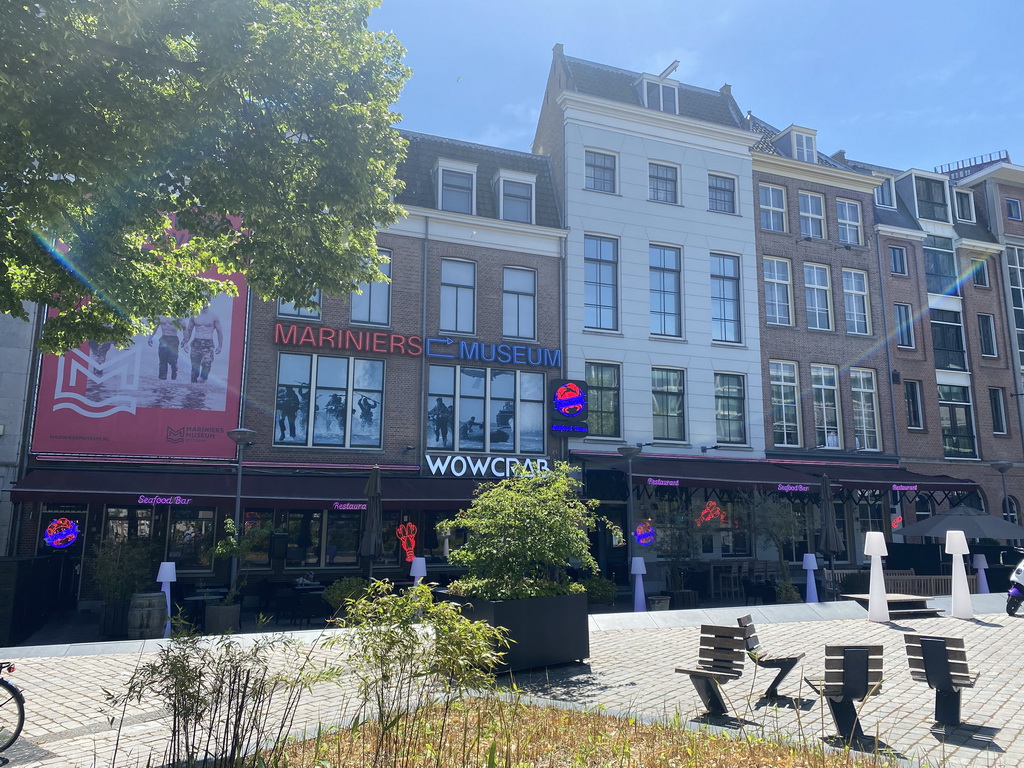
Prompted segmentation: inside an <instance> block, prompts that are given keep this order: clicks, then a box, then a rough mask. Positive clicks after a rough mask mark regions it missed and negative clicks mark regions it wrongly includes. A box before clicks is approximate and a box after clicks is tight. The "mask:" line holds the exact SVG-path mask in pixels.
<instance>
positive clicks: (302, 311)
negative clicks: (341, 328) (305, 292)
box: [277, 288, 323, 320]
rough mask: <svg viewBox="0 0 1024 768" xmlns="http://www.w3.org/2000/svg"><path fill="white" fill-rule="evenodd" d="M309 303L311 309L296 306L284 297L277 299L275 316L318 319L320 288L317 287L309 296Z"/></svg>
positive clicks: (320, 300) (320, 302)
mask: <svg viewBox="0 0 1024 768" xmlns="http://www.w3.org/2000/svg"><path fill="white" fill-rule="evenodd" d="M309 303H310V304H312V305H313V307H312V308H311V309H306V308H304V307H300V306H297V305H296V304H295V302H294V301H285V300H284V299H278V300H277V316H278V317H297V318H302V319H303V320H319V319H320V308H321V306H323V304H322V296H321V293H320V289H319V288H317V289H316V292H315V293H314V294H313V295H312V296H310V297H309Z"/></svg>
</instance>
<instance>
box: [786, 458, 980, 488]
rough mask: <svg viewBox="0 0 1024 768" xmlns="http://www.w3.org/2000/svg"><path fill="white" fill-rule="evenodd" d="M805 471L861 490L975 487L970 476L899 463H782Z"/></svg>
mask: <svg viewBox="0 0 1024 768" xmlns="http://www.w3.org/2000/svg"><path fill="white" fill-rule="evenodd" d="M780 466H784V467H787V468H792V469H795V470H797V471H800V472H805V473H807V474H814V475H821V474H826V475H828V478H829V480H830V481H831V482H832V483H833V484H835V483H838V484H839V485H841V486H842V487H843V488H845V489H846V490H851V491H852V490H862V491H899V492H911V493H912V492H915V491H917V492H928V491H976V490H977V489H978V484H977V483H975V482H974V481H973V480H961V479H959V478H956V477H949V476H948V475H922V474H919V473H917V472H911V471H909V470H907V469H903V468H902V467H895V466H888V467H884V466H870V465H858V464H783V465H780Z"/></svg>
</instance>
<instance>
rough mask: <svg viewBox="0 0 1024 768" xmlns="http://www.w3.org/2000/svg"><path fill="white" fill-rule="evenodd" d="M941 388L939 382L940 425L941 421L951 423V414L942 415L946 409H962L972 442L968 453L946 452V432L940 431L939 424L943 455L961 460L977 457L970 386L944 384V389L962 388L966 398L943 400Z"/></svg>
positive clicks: (974, 417)
mask: <svg viewBox="0 0 1024 768" xmlns="http://www.w3.org/2000/svg"><path fill="white" fill-rule="evenodd" d="M942 389H943V385H941V384H940V385H939V393H940V394H939V414H940V418H939V423H940V425H942V424H943V423H949V424H951V423H952V422H953V419H952V415H950V416H947V417H945V418H943V416H942V415H943V413H944V412H945V411H946V410H947V409H952V410H956V409H959V410H962V411H964V412H965V414H966V416H967V419H966V420H965V424H969V425H970V427H971V432H970V438H971V441H972V443H973V446H972V451H971V453H969V454H959V453H955V452H954V453H953V454H949V453H947V452H946V443H945V438H946V433H945V432H942V431H941V426H940V433H941V436H942V439H943V444H942V453H943V456H944V457H945V458H946V459H951V460H953V461H958V460H959V461H962V460H965V459H966V460H970V459H977V458H978V448H979V446H978V425H977V423H976V416H975V414H974V395H973V393H972V392H971V388H970V387H969V386H962V385H948V386H946V389H959V390H963V392H964V393H965V394H966V395H967V399H966V400H953V399H947V400H944V399H942V395H941V392H942ZM952 410H951V412H950V414H951V413H952Z"/></svg>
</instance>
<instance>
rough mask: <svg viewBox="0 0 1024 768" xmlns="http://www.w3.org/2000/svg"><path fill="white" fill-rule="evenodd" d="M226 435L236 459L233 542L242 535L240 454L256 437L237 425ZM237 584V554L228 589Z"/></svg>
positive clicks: (233, 588) (234, 557) (232, 588)
mask: <svg viewBox="0 0 1024 768" xmlns="http://www.w3.org/2000/svg"><path fill="white" fill-rule="evenodd" d="M228 437H230V438H231V440H232V441H233V442H234V443H235V458H236V459H237V475H236V478H235V542H236V543H237V542H238V541H239V539H240V538H241V536H242V456H243V455H244V454H245V449H246V448H248V447H249V446H250V445H252V444H253V438H255V437H256V430H255V429H246V428H245V427H238V428H236V429H229V430H228ZM237 584H238V556H237V555H236V556H233V557H232V558H231V582H230V589H231V591H232V592H234V590H235V587H236V586H237Z"/></svg>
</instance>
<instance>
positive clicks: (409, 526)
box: [395, 523, 418, 563]
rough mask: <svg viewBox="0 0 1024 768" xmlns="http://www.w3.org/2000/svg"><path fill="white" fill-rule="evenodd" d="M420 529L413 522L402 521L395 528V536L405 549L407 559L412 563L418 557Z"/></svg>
mask: <svg viewBox="0 0 1024 768" xmlns="http://www.w3.org/2000/svg"><path fill="white" fill-rule="evenodd" d="M417 530H418V529H417V528H416V526H415V525H414V524H413V523H402V524H401V525H400V526H398V527H397V528H396V529H395V536H397V537H398V541H399V543H401V545H402V549H404V550H405V560H406V562H409V563H411V562H412V561H413V558H415V557H416V531H417Z"/></svg>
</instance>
